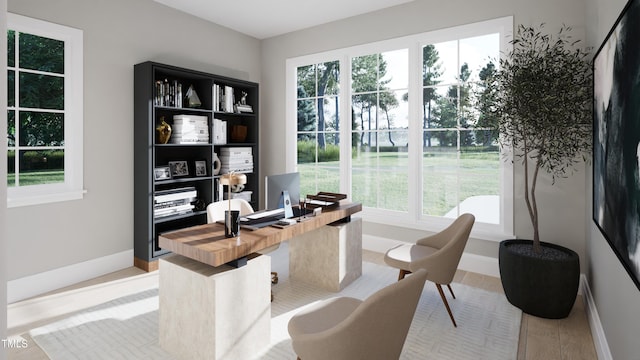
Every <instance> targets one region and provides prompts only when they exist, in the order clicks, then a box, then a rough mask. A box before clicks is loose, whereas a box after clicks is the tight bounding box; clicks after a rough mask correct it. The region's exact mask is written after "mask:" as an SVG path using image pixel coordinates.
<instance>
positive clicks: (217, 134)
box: [213, 118, 227, 145]
mask: <svg viewBox="0 0 640 360" xmlns="http://www.w3.org/2000/svg"><path fill="white" fill-rule="evenodd" d="M226 143H227V122H226V121H224V120H220V119H216V118H214V119H213V144H214V145H225V144H226Z"/></svg>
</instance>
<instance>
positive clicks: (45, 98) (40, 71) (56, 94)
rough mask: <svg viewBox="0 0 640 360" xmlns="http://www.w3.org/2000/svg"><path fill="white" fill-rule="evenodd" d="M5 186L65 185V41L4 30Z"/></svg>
mask: <svg viewBox="0 0 640 360" xmlns="http://www.w3.org/2000/svg"><path fill="white" fill-rule="evenodd" d="M7 44H8V46H7V48H8V59H7V60H8V61H7V64H8V70H7V71H8V72H7V80H8V87H9V89H8V90H9V91H8V102H7V105H8V106H7V110H8V114H7V115H8V116H7V120H8V132H7V134H8V147H7V148H8V171H7V186H8V187H21V186H29V185H40V184H52V183H62V182H64V151H65V139H64V124H65V121H64V116H65V108H64V76H65V74H64V59H65V54H64V42H63V41H60V40H55V39H50V38H46V37H42V36H37V35H32V34H28V33H23V32H19V31H14V30H9V31H7Z"/></svg>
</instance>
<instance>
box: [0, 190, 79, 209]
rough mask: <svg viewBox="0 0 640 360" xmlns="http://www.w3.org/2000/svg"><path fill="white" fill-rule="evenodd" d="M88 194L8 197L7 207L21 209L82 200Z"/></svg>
mask: <svg viewBox="0 0 640 360" xmlns="http://www.w3.org/2000/svg"><path fill="white" fill-rule="evenodd" d="M86 193H87V190H71V191H64V192H56V193H48V194H45V193H41V194H33V195H20V196H15V197H12V196H11V195H9V196H8V197H7V207H8V208H14V207H21V206H31V205H42V204H49V203H56V202H62V201H71V200H80V199H82V198H83V197H84V194H86Z"/></svg>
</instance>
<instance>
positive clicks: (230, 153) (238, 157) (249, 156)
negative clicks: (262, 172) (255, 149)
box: [220, 147, 253, 174]
mask: <svg viewBox="0 0 640 360" xmlns="http://www.w3.org/2000/svg"><path fill="white" fill-rule="evenodd" d="M220 162H221V163H222V167H221V168H220V173H222V174H226V173H229V172H237V173H251V172H253V153H252V151H251V148H250V147H225V148H222V149H220Z"/></svg>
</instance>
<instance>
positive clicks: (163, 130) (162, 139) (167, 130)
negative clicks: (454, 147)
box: [156, 117, 171, 144]
mask: <svg viewBox="0 0 640 360" xmlns="http://www.w3.org/2000/svg"><path fill="white" fill-rule="evenodd" d="M160 120H161V121H160V125H158V127H156V131H158V143H160V144H166V143H168V142H169V138H170V137H171V125H169V124H167V122H166V121H164V117H161V118H160Z"/></svg>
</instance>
